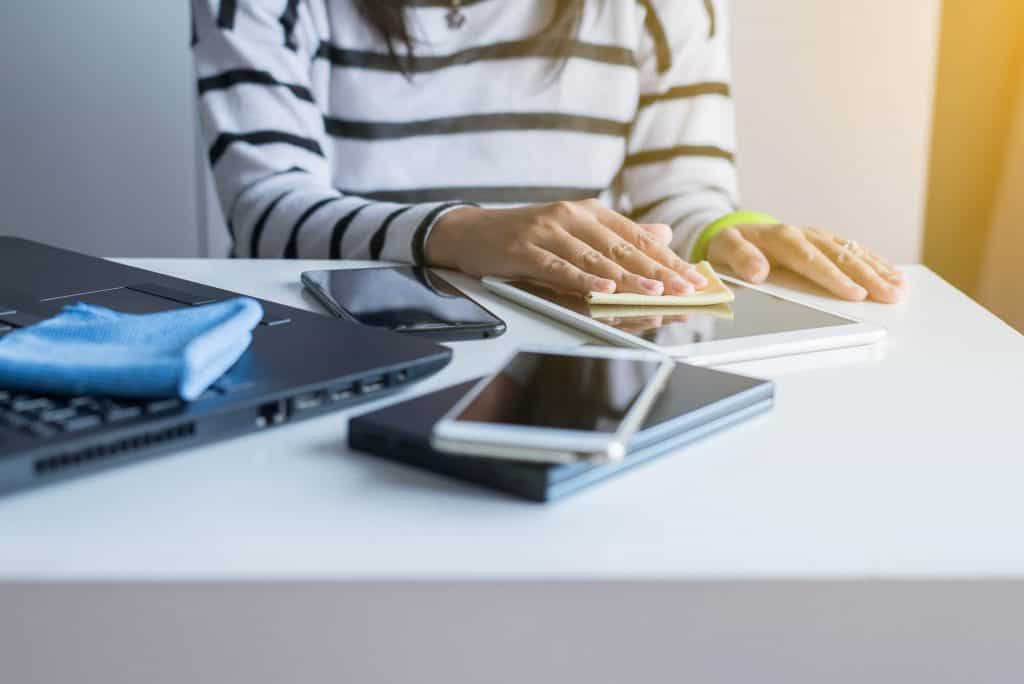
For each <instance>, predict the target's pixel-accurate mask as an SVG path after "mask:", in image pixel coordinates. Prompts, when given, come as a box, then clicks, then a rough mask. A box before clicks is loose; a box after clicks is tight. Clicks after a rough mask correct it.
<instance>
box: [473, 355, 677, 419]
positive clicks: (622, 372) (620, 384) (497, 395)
mask: <svg viewBox="0 0 1024 684" xmlns="http://www.w3.org/2000/svg"><path fill="white" fill-rule="evenodd" d="M660 366H661V364H660V363H659V362H658V361H646V360H638V359H611V358H594V357H586V356H570V355H560V354H541V353H536V352H520V353H519V354H516V356H515V357H513V359H512V360H511V361H510V362H509V364H508V365H507V366H505V368H503V369H502V370H501V372H499V373H498V374H497V375H496V376H494V377H493V378H492V379H491V380H490V381H489V382H488V384H487V385H486V386H485V387H484V388H483V389H482V390H481V391H480V392H478V393H477V395H476V396H475V397H474V398H473V400H472V401H471V402H470V403H469V404H468V405H467V406H466V407H465V408H464V409H463V410H462V412H461V413H460V414H459V415H458V416H457V417H456V420H459V421H468V422H473V423H499V424H505V425H515V426H529V427H542V428H555V429H562V430H582V431H587V432H600V433H609V434H611V433H615V432H617V431H618V429H619V426H620V425H621V424H622V421H623V419H624V418H625V417H626V415H627V414H628V413H629V410H630V408H631V407H632V406H633V403H634V402H635V401H636V399H637V398H638V397H639V396H640V393H641V392H642V391H643V390H644V388H645V387H646V386H647V384H648V382H649V381H650V380H651V378H652V377H653V376H654V375H655V373H657V371H658V369H659V368H660Z"/></svg>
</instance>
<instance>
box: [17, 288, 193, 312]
mask: <svg viewBox="0 0 1024 684" xmlns="http://www.w3.org/2000/svg"><path fill="white" fill-rule="evenodd" d="M79 302H84V303H85V304H92V305H93V306H103V307H106V308H108V309H114V310H115V311H120V312H122V313H132V314H146V313H157V312H159V311H171V310H173V309H182V308H185V306H186V305H185V304H180V303H178V302H174V301H171V300H170V299H164V298H163V297H155V296H153V295H151V294H147V293H145V292H139V291H137V290H129V289H128V288H127V287H122V288H119V289H117V290H106V291H104V292H91V293H89V294H82V295H70V296H67V297H60V298H57V299H47V300H46V301H42V302H39V304H38V305H37V306H36V307H33V308H38V309H40V310H41V313H45V314H50V315H57V314H58V313H60V312H61V311H62V310H63V309H64V307H65V306H70V305H72V304H78V303H79Z"/></svg>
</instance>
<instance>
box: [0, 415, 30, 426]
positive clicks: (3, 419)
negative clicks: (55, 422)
mask: <svg viewBox="0 0 1024 684" xmlns="http://www.w3.org/2000/svg"><path fill="white" fill-rule="evenodd" d="M31 422H32V421H31V420H29V419H28V418H26V417H25V416H23V415H21V414H20V413H15V412H14V411H0V425H5V426H7V427H9V428H14V429H15V430H20V429H21V428H23V427H25V426H26V425H28V424H29V423H31Z"/></svg>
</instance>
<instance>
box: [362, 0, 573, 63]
mask: <svg viewBox="0 0 1024 684" xmlns="http://www.w3.org/2000/svg"><path fill="white" fill-rule="evenodd" d="M517 1H521V0H517ZM543 1H544V2H546V3H549V4H551V5H553V6H554V13H553V14H552V16H551V21H549V22H548V24H547V26H545V27H544V28H543V29H542V30H541V32H540V33H539V34H537V36H535V39H538V40H551V41H552V43H553V45H554V49H553V55H554V56H555V57H556V58H558V59H559V60H560V66H562V65H564V64H565V60H566V58H567V57H568V56H569V49H570V44H571V42H572V40H573V39H574V38H575V37H576V34H577V33H578V31H579V27H580V22H581V21H582V19H583V3H584V0H543ZM355 3H356V7H358V9H359V13H360V14H361V15H362V17H363V19H365V20H366V22H367V23H368V24H369V25H370V27H371V28H373V30H374V31H375V32H376V33H377V34H378V35H379V36H380V37H381V38H382V39H383V40H384V43H385V44H386V45H387V48H388V54H389V55H391V59H392V60H393V61H394V63H395V65H396V66H397V67H398V68H399V69H401V71H402V72H403V73H404V74H405V75H406V76H410V75H411V74H412V73H413V72H414V71H415V70H416V55H415V45H414V43H415V41H414V39H413V35H412V31H410V29H409V24H408V22H407V21H406V18H405V8H406V7H407V6H409V5H412V4H414V3H413V2H411V1H410V0H355ZM396 44H397V45H402V46H404V47H405V52H406V54H407V55H408V57H404V56H399V54H398V51H397V50H396V49H395V46H396Z"/></svg>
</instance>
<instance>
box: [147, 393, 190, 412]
mask: <svg viewBox="0 0 1024 684" xmlns="http://www.w3.org/2000/svg"><path fill="white" fill-rule="evenodd" d="M181 406H182V401H181V399H178V398H176V397H171V398H169V399H157V400H156V401H151V402H149V403H148V404H146V413H164V412H166V411H173V410H174V409H176V408H181Z"/></svg>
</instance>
